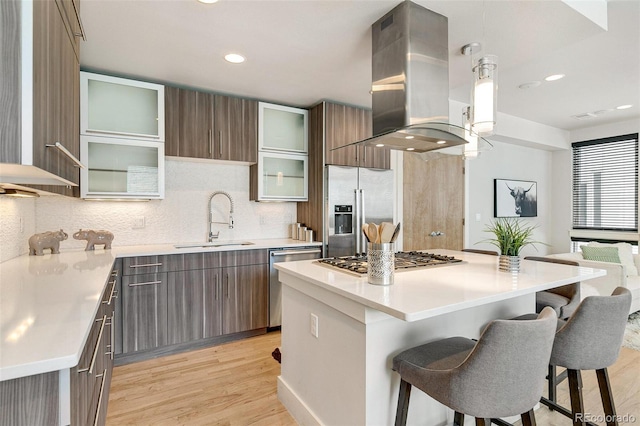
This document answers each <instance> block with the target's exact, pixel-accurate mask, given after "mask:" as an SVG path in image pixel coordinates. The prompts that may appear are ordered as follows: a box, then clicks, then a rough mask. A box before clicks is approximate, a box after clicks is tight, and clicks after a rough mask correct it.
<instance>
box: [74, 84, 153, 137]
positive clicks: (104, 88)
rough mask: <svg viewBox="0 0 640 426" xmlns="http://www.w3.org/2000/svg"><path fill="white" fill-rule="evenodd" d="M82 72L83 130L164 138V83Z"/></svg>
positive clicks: (81, 130)
mask: <svg viewBox="0 0 640 426" xmlns="http://www.w3.org/2000/svg"><path fill="white" fill-rule="evenodd" d="M80 74H81V75H80V96H81V102H80V103H81V105H82V108H81V119H80V123H81V129H80V133H81V134H90V135H103V136H110V135H113V136H115V137H127V138H136V139H153V140H160V141H164V86H162V85H159V84H153V83H146V82H141V81H135V80H128V79H124V78H117V77H110V76H104V75H100V74H93V73H88V72H81V73H80Z"/></svg>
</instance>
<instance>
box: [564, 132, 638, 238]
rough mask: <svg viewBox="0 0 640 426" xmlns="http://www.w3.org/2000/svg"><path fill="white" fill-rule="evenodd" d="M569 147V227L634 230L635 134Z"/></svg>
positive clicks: (636, 151)
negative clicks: (571, 222) (571, 177)
mask: <svg viewBox="0 0 640 426" xmlns="http://www.w3.org/2000/svg"><path fill="white" fill-rule="evenodd" d="M572 147H573V229H594V230H596V229H597V230H616V231H637V230H638V134H637V133H636V134H631V135H624V136H616V137H611V138H606V139H597V140H591V141H584V142H575V143H573V144H572Z"/></svg>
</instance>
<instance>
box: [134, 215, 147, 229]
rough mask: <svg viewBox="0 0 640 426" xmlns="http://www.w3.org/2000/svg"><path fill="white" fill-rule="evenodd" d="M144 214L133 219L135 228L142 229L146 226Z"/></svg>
mask: <svg viewBox="0 0 640 426" xmlns="http://www.w3.org/2000/svg"><path fill="white" fill-rule="evenodd" d="M144 222H145V221H144V216H138V217H136V218H135V219H133V226H132V228H133V229H142V228H144V226H145V223H144Z"/></svg>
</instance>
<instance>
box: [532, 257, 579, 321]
mask: <svg viewBox="0 0 640 426" xmlns="http://www.w3.org/2000/svg"><path fill="white" fill-rule="evenodd" d="M524 259H525V260H533V261H535V262H548V263H557V264H560V265H570V266H580V265H579V264H578V262H574V261H572V260H565V259H554V258H550V257H536V256H527V257H525V258H524ZM579 304H580V282H575V283H572V284H567V285H563V286H561V287H556V288H551V289H549V290H544V291H539V292H537V293H536V312H538V313H540V312H542V308H544V307H545V306H551V307H552V308H553V310H554V311H556V312H557V314H558V318H560V319H564V320H566V319H567V318H569V317H570V316H571V315H572V314H573V313H574V312H575V310H576V308H577V307H578V305H579Z"/></svg>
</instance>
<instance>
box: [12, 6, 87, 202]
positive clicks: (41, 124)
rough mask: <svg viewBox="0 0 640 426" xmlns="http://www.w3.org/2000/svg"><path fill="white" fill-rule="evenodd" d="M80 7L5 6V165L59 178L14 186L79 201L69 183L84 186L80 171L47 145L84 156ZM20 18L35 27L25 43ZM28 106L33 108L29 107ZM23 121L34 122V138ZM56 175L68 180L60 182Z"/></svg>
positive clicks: (15, 181)
mask: <svg viewBox="0 0 640 426" xmlns="http://www.w3.org/2000/svg"><path fill="white" fill-rule="evenodd" d="M78 8H79V2H77V1H72V0H55V1H36V2H33V3H32V9H31V8H28V7H25V4H23V3H21V2H20V1H17V0H7V1H3V2H1V3H0V21H2V24H1V25H0V45H1V46H2V51H3V55H2V58H0V71H1V74H2V76H3V78H2V81H1V83H0V86H1V87H0V91H2V93H3V96H2V98H3V100H2V103H1V104H0V139H1V140H2V141H3V143H2V145H3V146H2V149H0V162H2V163H12V164H22V165H29V166H31V165H32V166H35V167H37V168H39V169H42V170H44V171H46V172H49V173H51V174H52V175H54V176H52V177H51V178H50V179H47V181H48V182H49V183H51V185H47V186H36V185H32V184H34V183H35V181H29V180H26V179H25V181H21V179H20V178H14V181H13V182H12V183H17V184H30V186H34V187H37V188H39V189H45V190H47V191H51V192H58V193H61V194H64V195H74V196H79V191H77V190H70V189H69V188H67V185H65V184H64V182H69V183H71V184H74V185H79V182H80V172H79V169H78V168H77V167H76V164H75V163H74V162H73V161H72V160H71V159H70V158H69V157H68V156H66V155H65V154H63V153H62V152H61V151H60V150H58V149H57V148H55V147H49V146H48V145H53V144H55V143H56V142H60V143H61V144H62V145H63V146H64V147H65V148H66V149H67V150H68V151H69V152H70V153H71V154H72V155H73V156H75V157H76V158H79V157H80V117H79V115H80V79H79V75H80V63H79V59H78V58H79V45H78V36H76V34H78V35H79V34H80V32H79V28H80V23H79V18H78V17H79V15H78V14H77V13H76V10H79V9H78ZM67 9H72V10H73V13H68V12H67ZM22 15H24V16H22ZM21 17H22V18H23V21H22V22H30V23H31V24H32V26H33V33H32V35H31V36H27V38H26V39H25V40H21V38H20V36H17V35H18V34H20V29H19V28H18V23H19V22H21V19H22V18H21ZM24 45H30V46H31V47H32V57H31V58H29V59H32V64H28V65H27V64H26V63H25V59H24V53H25V52H22V49H21V47H22V46H24ZM25 75H26V76H27V78H26V79H24V78H23V76H25ZM27 97H29V98H27ZM23 102H28V103H29V105H32V106H30V107H29V108H24V107H25V106H26V105H23ZM23 122H25V123H32V124H30V125H31V126H32V134H31V136H30V137H24V138H23V134H22V133H21V128H22V123H23ZM25 152H26V153H28V154H27V155H24V153H25ZM41 175H42V173H41ZM55 176H57V177H60V178H62V179H63V180H64V181H62V180H60V181H57V180H56V179H55ZM47 181H41V183H42V184H45V183H46V182H47ZM69 186H71V185H69Z"/></svg>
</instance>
